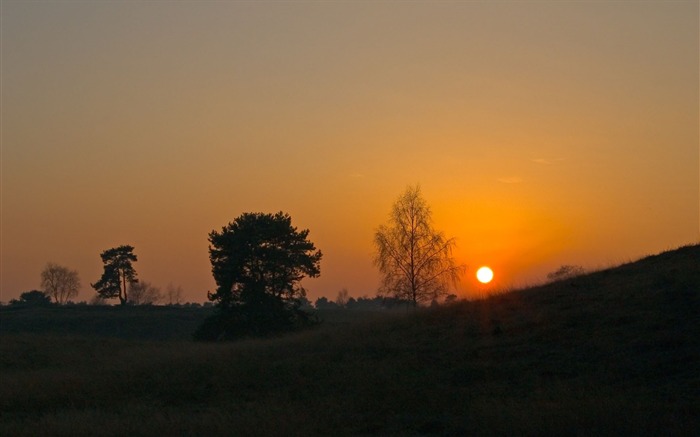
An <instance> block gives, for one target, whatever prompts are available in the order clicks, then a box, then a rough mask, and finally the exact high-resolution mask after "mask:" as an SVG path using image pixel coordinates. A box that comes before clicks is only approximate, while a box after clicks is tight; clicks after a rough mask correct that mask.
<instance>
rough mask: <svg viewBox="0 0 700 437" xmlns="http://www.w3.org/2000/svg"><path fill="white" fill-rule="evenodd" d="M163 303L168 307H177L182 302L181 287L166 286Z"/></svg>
mask: <svg viewBox="0 0 700 437" xmlns="http://www.w3.org/2000/svg"><path fill="white" fill-rule="evenodd" d="M165 301H167V302H168V305H178V304H179V303H180V302H181V301H182V287H180V286H179V285H178V286H177V287H176V286H174V285H173V284H168V286H167V287H165Z"/></svg>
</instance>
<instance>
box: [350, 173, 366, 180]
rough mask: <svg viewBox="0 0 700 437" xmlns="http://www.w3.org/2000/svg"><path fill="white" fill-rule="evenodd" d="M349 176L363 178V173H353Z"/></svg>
mask: <svg viewBox="0 0 700 437" xmlns="http://www.w3.org/2000/svg"><path fill="white" fill-rule="evenodd" d="M350 177H351V178H353V179H364V178H365V175H364V173H353V174H351V175H350Z"/></svg>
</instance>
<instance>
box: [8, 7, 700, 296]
mask: <svg viewBox="0 0 700 437" xmlns="http://www.w3.org/2000/svg"><path fill="white" fill-rule="evenodd" d="M0 7H1V11H0V12H1V13H0V15H1V18H0V19H1V23H0V24H1V30H0V33H1V35H0V36H1V41H0V45H1V66H0V68H1V73H2V75H1V83H0V88H1V96H2V102H1V111H2V113H1V123H2V125H1V131H2V132H1V161H2V163H1V170H2V174H1V177H2V192H1V195H2V198H1V201H2V209H1V215H2V217H1V233H2V234H1V237H2V239H1V243H0V276H1V279H0V301H3V302H7V301H9V300H10V299H13V298H17V297H18V296H19V294H20V293H21V292H24V291H28V290H32V289H36V288H39V283H40V272H41V270H42V269H43V267H44V266H45V265H46V263H48V262H54V263H58V264H61V265H64V266H66V267H69V268H71V269H76V270H78V272H79V275H80V279H81V282H82V288H81V291H80V294H79V295H78V297H77V298H76V299H75V300H90V299H91V298H92V297H93V296H94V295H95V292H94V290H93V289H92V288H91V287H90V283H94V282H96V281H97V280H98V279H99V277H100V275H101V273H102V262H101V260H100V256H99V255H100V253H101V252H102V251H104V250H106V249H109V248H111V247H116V246H119V245H123V244H130V245H133V246H134V247H135V253H136V254H137V256H138V258H139V260H138V262H137V263H135V264H134V267H135V268H136V270H137V272H138V274H139V278H141V279H142V280H145V281H148V282H151V283H152V284H153V285H156V286H158V287H161V288H162V289H165V287H166V286H167V285H168V284H173V285H175V286H181V287H182V289H183V291H184V296H183V297H184V300H186V301H192V302H203V301H205V300H206V292H207V291H208V290H211V291H214V289H215V284H214V281H213V278H212V275H211V266H210V263H209V258H208V240H207V236H208V234H209V232H211V231H212V230H220V229H221V227H223V226H225V225H226V224H227V223H229V222H230V221H232V220H234V219H235V218H236V217H238V216H239V215H240V214H242V213H244V212H270V213H274V212H277V211H284V212H287V213H289V214H290V215H291V217H292V220H293V224H294V225H295V226H297V227H298V228H299V229H309V230H310V233H309V239H310V240H311V241H313V242H314V243H315V244H316V246H317V247H318V248H319V249H321V250H322V252H323V254H324V255H323V260H322V262H321V276H320V278H317V279H307V280H305V281H304V282H303V285H304V287H305V288H306V289H307V290H308V295H309V298H310V299H311V300H312V301H313V300H315V299H316V298H317V297H319V296H326V297H328V298H329V299H331V300H332V299H334V298H335V296H336V295H337V293H338V292H339V291H340V290H341V289H343V288H345V289H347V290H348V292H349V294H350V295H351V296H355V297H359V296H370V297H371V296H374V295H375V293H376V290H377V288H378V285H379V279H380V278H379V274H378V272H377V269H376V268H375V267H374V265H373V262H372V260H373V253H374V248H373V246H372V241H373V236H374V232H375V231H376V229H377V227H378V226H379V225H381V224H383V223H386V221H387V219H388V216H389V212H390V210H391V205H392V204H393V202H394V201H395V200H396V199H397V198H398V197H399V196H400V195H401V194H402V192H403V191H404V190H405V189H406V187H407V186H409V185H415V184H420V186H421V189H422V193H423V195H424V197H425V199H426V200H427V202H428V203H429V204H430V206H431V210H432V213H433V219H434V224H435V227H436V228H437V229H439V230H441V231H443V232H444V233H445V234H446V235H447V236H448V237H455V238H456V240H457V248H456V250H455V252H454V256H455V258H456V259H457V260H458V262H460V263H464V264H466V265H467V271H466V273H465V276H464V278H463V279H462V281H461V282H460V283H459V284H458V285H457V286H456V288H455V293H456V294H458V295H459V296H460V297H472V296H476V295H479V294H483V293H487V292H490V291H492V290H503V289H509V288H512V287H518V286H523V285H530V284H536V283H538V282H542V281H543V280H544V279H545V278H546V274H547V273H548V272H551V271H553V270H556V269H557V268H558V267H559V266H561V265H563V264H576V265H581V266H583V267H585V268H586V269H596V268H602V267H606V266H610V265H614V264H619V263H622V262H627V261H631V260H634V259H637V258H639V257H642V256H645V255H649V254H653V253H658V252H660V251H663V250H668V249H672V248H675V247H678V246H680V245H684V244H692V243H697V242H699V241H700V219H699V217H700V194H699V192H700V179H699V173H700V157H699V154H700V151H699V149H700V145H699V120H700V115H699V107H700V105H699V100H700V92H699V82H700V80H699V73H698V69H699V60H698V53H699V52H700V49H699V40H700V37H699V24H698V23H699V20H700V19H699V16H700V10H699V2H697V1H686V2H684V1H677V2H655V1H650V2H626V1H612V2H598V1H590V2H589V1H576V2H564V1H533V2H528V1H521V2H514V1H502V2H479V1H469V2H455V1H449V2H448V1H445V2H441V1H433V2H428V1H425V2H423V1H417V2H400V1H399V2H359V1H358V2H353V1H347V2H314V1H304V2H294V1H292V2H278V1H274V2H272V1H271V2H265V1H261V2H252V1H250V2H248V1H129V2H117V1H103V2H98V1H55V2H44V1H35V2H20V1H2V3H1V6H0ZM481 265H489V266H491V267H492V268H493V270H494V272H495V278H494V281H493V282H492V283H491V284H489V285H488V286H480V285H478V284H477V282H476V280H475V279H474V274H475V272H476V270H477V268H478V267H479V266H481Z"/></svg>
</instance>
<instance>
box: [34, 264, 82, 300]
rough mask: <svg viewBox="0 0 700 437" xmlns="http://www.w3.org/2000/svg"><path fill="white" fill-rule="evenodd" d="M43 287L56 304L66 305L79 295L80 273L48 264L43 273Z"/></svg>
mask: <svg viewBox="0 0 700 437" xmlns="http://www.w3.org/2000/svg"><path fill="white" fill-rule="evenodd" d="M41 287H42V288H43V289H44V292H45V293H46V294H47V295H49V296H51V297H52V298H53V299H54V302H56V303H60V304H63V303H66V302H68V300H69V299H71V298H73V297H75V296H77V295H78V290H80V279H79V278H78V271H77V270H71V269H69V268H68V267H63V266H60V265H58V264H54V263H48V264H46V267H44V270H42V271H41Z"/></svg>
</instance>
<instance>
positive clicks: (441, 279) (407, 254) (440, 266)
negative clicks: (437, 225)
mask: <svg viewBox="0 0 700 437" xmlns="http://www.w3.org/2000/svg"><path fill="white" fill-rule="evenodd" d="M374 244H375V247H376V251H377V252H376V256H375V259H374V262H375V265H377V266H378V267H379V271H380V272H381V274H382V276H383V278H382V284H381V287H380V289H379V294H380V295H383V296H391V297H394V298H398V299H402V300H408V301H410V302H411V303H412V304H413V306H417V305H418V304H419V303H423V302H430V301H432V300H433V299H436V298H438V297H439V296H442V295H445V294H447V293H448V290H449V285H450V284H451V283H452V284H455V283H456V282H457V281H458V279H459V275H460V274H461V273H462V272H463V271H464V270H465V266H463V265H457V264H456V263H455V260H454V258H453V257H452V250H453V248H454V247H455V240H454V238H449V239H448V238H445V236H444V235H443V233H442V232H438V231H436V230H435V229H434V228H433V224H432V218H431V212H430V207H429V206H428V204H427V203H426V201H425V200H424V199H423V197H422V195H421V191H420V187H418V186H415V187H408V188H407V189H406V191H405V192H404V193H403V194H402V195H401V197H399V199H398V200H397V201H396V203H394V206H393V208H392V211H391V215H390V219H389V224H388V225H382V226H380V227H379V229H377V232H376V233H375V236H374Z"/></svg>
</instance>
